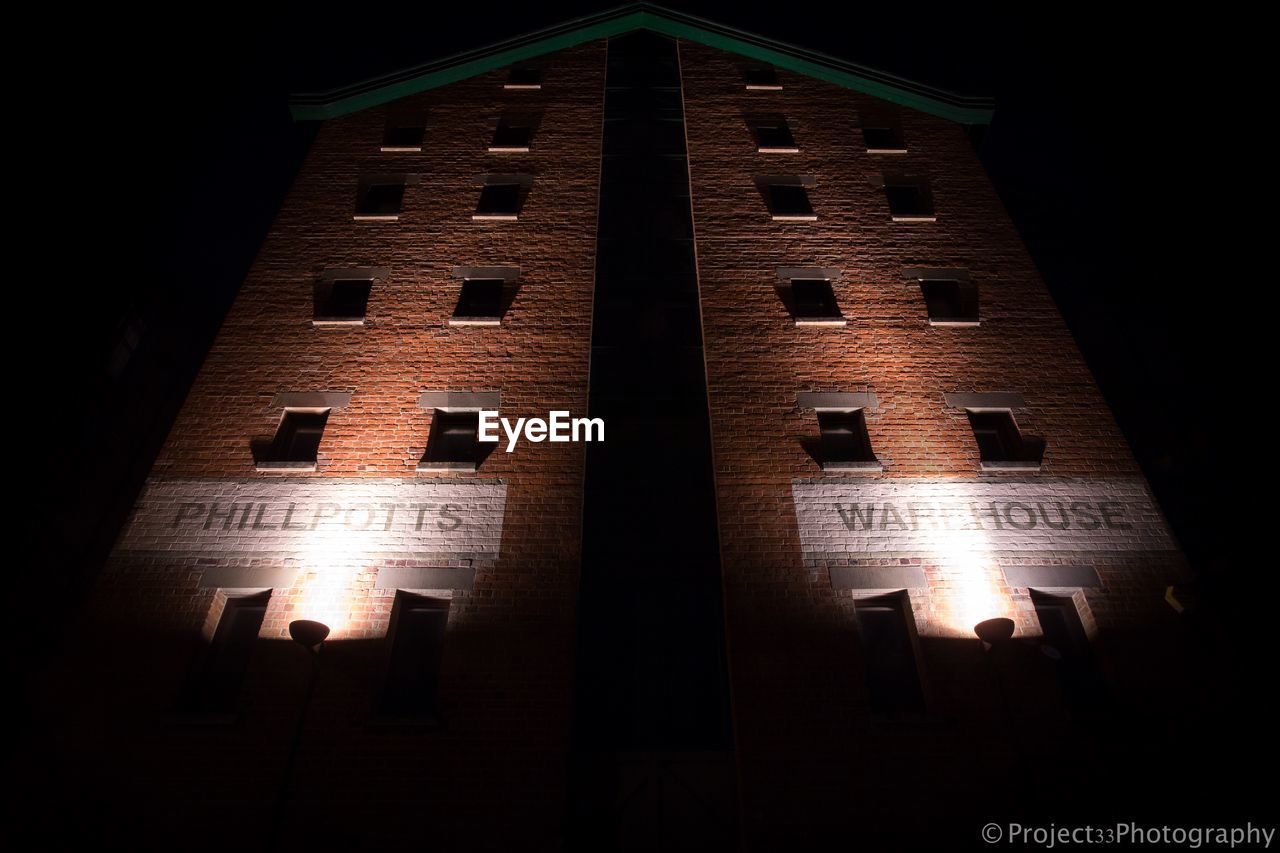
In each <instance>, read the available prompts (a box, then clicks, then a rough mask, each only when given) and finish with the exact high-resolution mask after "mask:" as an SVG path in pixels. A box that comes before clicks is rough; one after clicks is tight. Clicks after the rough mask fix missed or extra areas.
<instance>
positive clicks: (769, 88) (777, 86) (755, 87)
mask: <svg viewBox="0 0 1280 853" xmlns="http://www.w3.org/2000/svg"><path fill="white" fill-rule="evenodd" d="M769 76H770V77H772V76H773V75H772V74H771V75H769ZM747 91H748V92H781V91H782V84H781V83H748V84H747Z"/></svg>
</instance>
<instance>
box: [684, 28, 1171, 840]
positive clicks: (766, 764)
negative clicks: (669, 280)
mask: <svg viewBox="0 0 1280 853" xmlns="http://www.w3.org/2000/svg"><path fill="white" fill-rule="evenodd" d="M680 57H681V71H682V76H683V84H684V98H685V122H686V133H687V139H688V149H689V164H690V174H691V191H692V197H693V211H694V228H695V232H696V238H697V251H698V273H699V283H700V288H701V298H702V311H703V328H704V334H705V344H704V346H705V353H706V364H707V374H708V387H709V393H710V407H711V419H712V433H713V446H714V455H715V468H716V480H717V495H718V506H719V524H720V542H721V553H722V558H723V565H724V573H725V585H726V604H727V620H728V633H729V637H728V643H729V656H730V669H731V680H732V687H733V702H734V710H735V721H736V727H737V730H736V734H737V738H738V747H739V763H740V772H741V774H742V784H743V790H742V798H743V806H744V814H745V818H744V826H745V837H746V838H747V839H748V846H749V847H757V846H758V848H759V849H776V846H777V844H779V843H782V842H783V841H784V840H785V841H789V842H794V841H795V840H796V839H797V838H803V837H814V836H816V835H817V834H820V833H822V832H823V831H824V830H830V831H831V832H832V833H840V834H842V835H844V836H845V837H848V838H855V837H861V838H866V833H868V832H870V833H871V834H873V835H874V832H875V831H876V830H868V829H865V828H864V829H862V830H859V831H858V832H857V833H854V832H852V831H851V827H850V826H849V819H850V816H851V814H858V815H861V816H863V817H872V818H874V817H875V816H877V815H882V816H886V817H888V816H890V815H893V816H897V817H902V818H904V819H907V818H908V816H909V820H907V823H909V824H910V825H912V826H913V827H914V828H915V829H923V830H926V831H927V828H928V827H927V821H925V822H924V823H922V822H921V820H920V817H919V815H920V814H922V813H923V811H924V809H923V808H917V807H923V804H925V803H928V804H929V811H930V812H931V814H932V815H933V816H934V817H936V819H938V820H939V821H942V822H943V825H946V823H945V822H946V821H947V820H948V815H952V816H955V815H965V814H968V815H969V816H972V815H975V814H976V815H979V816H981V815H984V814H989V813H991V812H990V809H991V807H990V806H989V805H988V806H984V805H983V804H982V801H981V800H982V796H983V792H984V791H986V790H990V787H989V786H992V785H1007V784H1010V782H1009V780H1008V778H1007V777H1005V778H1002V774H1001V773H999V772H995V770H994V769H993V768H992V763H993V762H992V761H991V760H990V757H991V756H992V755H996V756H1000V755H1004V754H1006V753H1008V750H1009V746H1008V743H1009V738H1008V737H1007V736H1006V735H1005V734H1004V733H1003V731H1002V726H1001V725H998V724H997V723H996V722H995V721H996V720H997V719H1002V717H1001V715H1000V711H999V706H998V705H997V704H995V702H996V700H995V698H994V696H995V688H994V684H993V682H992V681H991V678H990V674H989V673H988V671H987V670H986V668H985V664H984V661H983V658H982V655H981V654H980V651H979V648H978V642H977V640H976V639H974V638H973V635H972V633H971V632H970V630H969V625H967V624H959V621H960V619H961V617H962V615H963V614H962V613H961V614H959V615H958V614H957V612H956V611H957V606H956V605H955V602H953V601H952V599H953V598H954V597H955V594H956V592H957V589H959V588H962V587H963V586H964V585H965V584H972V583H974V577H975V576H978V575H980V576H981V577H982V578H983V580H982V581H981V582H979V583H980V585H981V586H982V587H985V588H987V589H986V590H985V592H987V593H988V594H989V596H990V598H991V600H992V605H991V606H992V607H993V608H994V612H991V613H989V614H987V615H989V616H996V615H1008V616H1012V617H1013V618H1014V619H1015V620H1016V621H1017V622H1018V625H1019V631H1020V633H1023V634H1035V633H1038V632H1039V629H1038V623H1037V621H1036V617H1035V614H1034V611H1033V609H1032V607H1031V604H1030V600H1029V597H1028V591H1027V590H1026V589H1020V590H1013V589H1009V588H1008V587H1007V586H1006V585H1005V584H1004V581H1003V576H1002V575H1001V574H1000V572H999V570H998V567H997V566H996V565H994V564H989V565H982V566H972V567H966V568H964V569H963V570H962V572H957V571H956V570H955V569H953V568H949V567H945V566H941V565H936V564H932V563H930V562H929V561H928V560H920V559H915V560H912V561H911V562H913V563H914V564H916V565H921V564H923V565H924V569H925V571H926V576H927V580H928V586H927V587H926V588H920V589H911V590H910V595H911V600H912V605H913V610H914V618H915V622H916V626H917V630H918V633H919V635H920V646H921V649H920V652H921V656H922V664H923V677H924V680H925V682H926V690H927V693H928V694H929V700H930V701H929V714H928V715H927V718H926V720H925V721H923V722H916V723H895V722H890V721H885V720H883V719H881V718H878V717H876V716H874V715H872V714H871V713H870V712H869V711H868V710H867V705H866V698H865V691H864V687H863V680H862V674H861V663H860V660H859V654H858V640H857V636H856V625H855V617H854V612H853V605H854V596H855V594H854V593H853V592H850V591H848V590H844V591H840V592H836V591H834V590H833V589H832V587H831V584H830V581H829V579H828V575H827V571H826V570H825V566H822V565H815V564H814V563H812V562H806V561H805V559H804V557H803V555H802V553H801V547H800V538H799V535H798V531H797V527H796V514H795V510H794V507H793V503H792V492H791V486H792V484H793V482H795V481H798V480H817V481H824V480H827V479H841V478H840V477H838V476H828V477H824V475H823V473H822V471H821V470H820V468H819V467H818V465H817V463H815V461H814V460H813V459H812V458H811V457H810V455H809V454H808V453H807V452H806V451H805V449H804V448H803V447H802V445H801V440H804V439H816V438H817V437H818V425H817V418H816V414H815V413H814V411H812V410H800V409H798V408H797V405H796V393H797V392H798V391H844V392H855V391H873V392H875V394H876V395H877V398H878V405H877V406H876V407H875V408H873V409H871V410H869V411H868V412H867V425H868V431H869V433H870V438H871V442H872V446H873V448H874V451H875V454H876V456H877V457H878V458H879V459H880V460H881V462H882V463H883V464H884V472H883V473H882V474H880V475H877V476H878V477H879V478H901V479H907V480H910V479H912V478H925V477H929V478H956V479H970V480H974V479H979V478H980V475H979V460H978V453H977V446H976V444H975V441H974V438H973V434H972V432H971V430H970V428H969V424H968V421H967V419H966V416H965V414H964V413H963V412H962V411H958V410H949V409H947V408H946V407H945V405H944V403H943V394H944V392H955V391H970V392H991V391H1002V392H1015V393H1020V394H1022V395H1023V396H1024V397H1025V400H1026V403H1027V408H1028V411H1027V413H1026V414H1025V415H1020V416H1019V418H1018V421H1019V425H1020V426H1021V427H1022V428H1023V430H1024V431H1026V432H1029V433H1030V434H1034V435H1041V436H1044V437H1045V438H1046V439H1047V441H1048V449H1047V452H1046V454H1045V458H1044V464H1043V469H1042V471H1041V473H1040V475H1038V476H1039V477H1041V478H1053V477H1093V478H1107V477H1134V476H1140V475H1138V472H1137V467H1136V464H1135V462H1134V460H1133V458H1132V456H1131V454H1130V452H1129V450H1128V448H1127V446H1126V444H1125V442H1124V439H1123V437H1122V436H1121V434H1120V432H1119V430H1118V429H1117V427H1116V424H1115V422H1114V420H1113V418H1112V416H1111V414H1110V412H1109V410H1108V408H1107V406H1106V404H1105V402H1104V401H1103V399H1102V398H1101V396H1100V394H1099V392H1098V389H1097V388H1096V386H1095V384H1094V381H1093V379H1092V378H1091V376H1090V374H1089V371H1088V370H1087V368H1086V366H1085V364H1084V362H1083V359H1082V358H1081V356H1080V354H1079V352H1078V351H1077V349H1076V347H1075V344H1074V342H1073V340H1072V338H1071V335H1070V333H1069V332H1068V330H1067V328H1066V326H1065V325H1064V323H1063V321H1062V319H1061V317H1060V316H1059V314H1058V312H1057V310H1056V308H1055V306H1054V303H1053V300H1052V299H1051V297H1050V295H1049V293H1048V291H1047V289H1046V288H1045V286H1044V284H1043V283H1042V282H1041V280H1040V277H1039V275H1038V274H1037V272H1036V269H1035V266H1034V265H1033V263H1032V261H1031V258H1030V257H1029V255H1028V253H1027V251H1026V250H1025V248H1024V247H1023V245H1022V243H1021V241H1020V239H1019V237H1018V235H1017V233H1016V231H1015V229H1014V227H1013V224H1012V222H1011V221H1010V219H1009V217H1008V216H1007V215H1006V213H1005V211H1004V209H1003V208H1002V206H1001V203H1000V200H999V199H998V197H997V195H996V193H995V191H994V189H993V188H992V186H991V184H990V182H989V180H988V179H987V177H986V175H985V173H984V171H983V169H982V166H981V164H980V163H979V161H978V159H977V157H976V155H975V152H974V151H973V148H972V146H971V144H970V142H969V140H968V139H967V137H966V134H965V132H964V129H963V128H962V127H960V126H958V125H956V124H953V123H951V122H948V121H945V120H942V119H939V118H934V117H932V116H929V115H926V114H924V113H920V112H915V111H913V110H909V109H897V108H895V107H893V106H892V105H889V104H885V103H883V102H877V101H876V100H875V99H873V98H870V97H867V96H864V95H861V94H859V93H856V92H852V91H849V90H847V89H844V88H841V87H837V86H835V85H831V84H827V83H823V82H821V81H818V80H815V79H811V78H807V77H802V76H799V75H796V74H791V73H787V72H785V71H779V72H778V76H779V81H780V82H781V83H782V84H783V89H782V90H781V91H747V90H746V89H745V87H744V85H743V82H742V80H743V78H742V74H741V70H740V65H741V60H739V59H738V58H736V57H734V56H731V55H729V54H726V53H723V52H720V51H716V50H713V49H710V48H707V47H703V46H699V45H696V44H691V43H687V42H682V43H681V45H680ZM885 109H888V110H890V111H896V112H897V114H898V115H899V116H900V118H901V123H902V128H903V130H904V133H905V138H906V142H907V148H908V153H906V154H904V155H871V154H868V153H867V152H866V146H865V143H864V142H863V140H862V136H861V133H860V130H859V128H860V126H861V125H860V122H861V118H862V116H863V115H864V114H868V113H872V112H876V113H878V112H881V111H883V110H885ZM752 113H757V114H758V113H769V114H772V113H776V114H781V115H783V116H785V118H786V120H787V121H788V123H789V125H790V127H791V130H792V133H793V135H794V137H795V140H796V142H797V143H798V146H799V148H800V152H799V153H798V154H760V153H757V151H756V147H755V143H754V140H753V138H752V135H751V134H750V132H749V130H748V127H747V125H746V123H745V121H744V116H746V115H750V114H752ZM885 173H888V174H895V173H896V174H906V175H910V176H916V177H922V178H927V179H928V181H929V183H930V185H931V187H932V193H933V198H934V206H935V209H936V213H937V221H936V222H930V223H910V224H908V223H894V222H892V221H891V219H890V215H889V210H888V206H887V203H886V200H885V197H884V195H883V193H882V192H880V191H879V190H877V189H875V188H874V187H873V186H872V183H871V179H873V178H878V177H880V176H881V175H882V174H885ZM783 174H789V175H803V176H811V177H813V178H815V179H816V185H815V186H813V187H811V188H810V189H809V198H810V201H811V203H812V205H813V208H814V210H815V211H816V213H817V214H818V219H817V221H816V222H799V223H797V222H774V221H771V218H770V216H769V212H768V210H767V208H766V206H765V204H764V201H763V199H762V197H761V194H760V192H759V191H758V190H757V187H756V185H755V183H754V180H753V179H754V178H755V177H756V176H760V175H783ZM785 266H812V267H827V268H837V269H839V270H841V271H842V277H841V278H840V279H839V280H838V281H837V282H836V283H835V285H834V290H835V294H836V298H837V300H838V303H839V305H840V307H841V309H842V310H843V312H844V314H845V315H846V316H847V317H848V318H849V322H848V325H847V326H845V327H840V328H812V327H808V328H804V327H801V328H797V327H796V326H795V325H794V323H793V321H792V319H791V317H790V315H789V314H788V312H787V310H786V308H785V307H784V305H783V303H782V301H781V300H780V299H779V296H778V294H777V292H776V290H775V284H776V280H777V279H776V273H775V270H776V268H778V267H785ZM915 267H929V268H940V267H959V268H965V269H967V270H968V271H969V273H970V276H971V278H972V280H973V281H975V282H977V284H978V287H979V292H980V298H981V306H982V309H981V311H982V323H981V326H980V327H978V328H941V327H930V326H929V325H928V323H927V313H926V310H925V305H924V300H923V299H922V297H921V292H920V288H919V285H918V283H916V282H913V281H907V280H905V279H904V276H903V271H904V270H905V269H907V268H915ZM844 479H849V478H847V477H846V478H844ZM1070 559H1071V558H1070V557H1069V556H1064V555H1054V556H1053V558H1052V559H1049V560H1044V561H1042V562H1068V561H1070ZM880 562H881V563H882V564H886V565H893V564H897V563H898V562H899V561H898V560H885V561H880ZM1095 562H1096V561H1095ZM1168 568H1169V567H1168V566H1155V567H1153V566H1150V565H1148V564H1147V563H1145V562H1143V561H1140V560H1133V559H1129V558H1119V559H1114V560H1108V561H1104V562H1103V564H1101V565H1098V567H1097V570H1098V572H1099V574H1100V576H1102V578H1103V581H1104V583H1105V592H1104V591H1102V590H1096V589H1090V590H1087V591H1086V592H1085V593H1084V595H1083V598H1084V599H1086V600H1087V605H1086V606H1087V608H1088V610H1087V611H1086V612H1085V613H1084V614H1082V615H1083V617H1084V619H1085V621H1086V622H1088V623H1089V624H1093V623H1094V622H1096V625H1097V628H1098V632H1099V643H1100V644H1105V643H1107V642H1111V644H1112V645H1111V646H1110V647H1108V648H1109V649H1111V648H1113V649H1114V654H1112V655H1110V657H1108V658H1107V660H1106V665H1108V666H1112V667H1119V666H1121V665H1122V661H1123V660H1125V654H1126V653H1125V652H1124V648H1125V643H1124V638H1125V637H1124V635H1125V634H1126V633H1127V629H1128V626H1130V625H1138V624H1141V625H1143V626H1144V629H1143V630H1144V631H1145V630H1154V624H1159V623H1162V622H1163V621H1165V620H1166V618H1171V617H1172V614H1171V612H1168V611H1167V608H1165V607H1164V605H1163V604H1162V603H1161V595H1162V592H1163V588H1162V586H1161V582H1162V578H1164V577H1166V576H1167V570H1168ZM962 573H967V575H966V576H961V574H962ZM1068 594H1069V593H1068ZM959 609H960V610H961V611H963V608H959ZM969 624H972V623H969ZM1031 668H1032V669H1031V671H1032V672H1036V673H1039V676H1043V675H1044V673H1043V671H1042V669H1043V668H1038V667H1037V666H1036V665H1035V662H1034V661H1033V662H1032V663H1031ZM1143 671H1148V670H1143ZM1141 674H1142V672H1141V671H1133V670H1126V671H1124V674H1123V676H1122V680H1129V681H1130V686H1131V687H1132V686H1136V685H1140V684H1141V682H1140V681H1134V680H1132V679H1136V678H1139V677H1140V676H1141ZM1039 676H1036V677H1039ZM1027 677H1032V676H1027ZM1153 677H1154V676H1148V679H1147V680H1148V681H1149V680H1150V679H1151V678H1153ZM1033 681H1034V679H1033ZM1041 681H1043V679H1041ZM1052 687H1053V685H1052V683H1047V684H1046V683H1041V682H1035V683H1032V682H1027V683H1021V682H1020V683H1019V687H1018V688H1017V689H1015V691H1014V692H1015V693H1017V694H1020V695H1021V697H1032V696H1034V695H1036V694H1037V691H1039V690H1042V689H1043V690H1046V691H1050V692H1051V688H1052ZM1028 701H1029V702H1030V706H1029V708H1030V709H1029V710H1027V711H1026V712H1027V713H1029V714H1033V715H1034V714H1048V715H1049V718H1050V719H1052V720H1056V721H1057V722H1058V723H1060V722H1061V711H1060V706H1058V705H1057V704H1056V703H1055V702H1045V703H1041V704H1037V703H1036V702H1035V701H1032V700H1031V699H1030V698H1028ZM1054 708H1058V710H1054ZM1054 724H1055V725H1056V724H1057V723H1054ZM1049 725H1050V724H1049V723H1045V722H1044V720H1043V719H1042V718H1039V717H1037V718H1036V720H1034V721H1033V722H1032V723H1029V724H1028V728H1029V730H1030V731H1031V735H1029V736H1031V737H1041V736H1042V735H1043V734H1044V732H1045V730H1046V728H1047V727H1048V726H1049ZM1062 731H1063V732H1069V731H1070V730H1062ZM1060 734H1061V736H1060V737H1059V738H1058V739H1057V740H1056V741H1055V740H1053V739H1052V738H1049V739H1047V740H1045V741H1044V742H1043V743H1044V745H1046V746H1047V747H1048V746H1049V744H1050V743H1051V744H1052V746H1051V748H1054V749H1057V750H1065V751H1066V752H1067V754H1071V749H1073V747H1070V746H1069V744H1071V735H1070V734H1066V733H1060ZM979 756H981V757H983V761H981V762H977V761H975V758H977V757H979ZM926 761H927V762H928V765H927V767H928V770H927V771H926V772H921V771H922V768H924V767H925V766H926V765H925V764H924V763H923V762H926ZM994 763H995V764H997V765H999V764H1001V763H1004V764H1005V766H1006V769H1007V772H1008V773H1009V774H1012V775H1017V774H1018V773H1020V772H1021V773H1024V774H1025V770H1023V769H1022V768H1021V767H1020V766H1019V765H1018V763H1017V756H1016V755H1014V754H1008V755H1007V761H1003V762H1002V760H1001V759H999V758H997V760H996V761H995V762H994ZM971 774H972V775H971ZM983 774H991V775H988V776H985V777H984V775H983ZM1024 781H1025V780H1024ZM1015 784H1016V783H1015ZM1089 784H1092V783H1091V782H1090V783H1089ZM966 808H968V809H969V811H968V812H967V813H966V811H965V810H966ZM983 809H986V810H985V811H984V810H983ZM978 825H980V823H979V824H978ZM951 826H952V827H953V828H954V824H951ZM890 837H891V836H887V838H890ZM975 837H976V836H975ZM953 839H954V836H953ZM882 841H884V843H888V844H892V843H893V842H892V841H891V840H889V841H885V840H884V839H882ZM899 843H901V839H899Z"/></svg>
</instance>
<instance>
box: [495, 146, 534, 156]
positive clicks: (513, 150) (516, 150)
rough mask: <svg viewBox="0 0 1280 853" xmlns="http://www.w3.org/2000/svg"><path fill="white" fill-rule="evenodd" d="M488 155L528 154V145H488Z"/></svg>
mask: <svg viewBox="0 0 1280 853" xmlns="http://www.w3.org/2000/svg"><path fill="white" fill-rule="evenodd" d="M489 153H490V154H528V153H529V146H528V145H490V146H489Z"/></svg>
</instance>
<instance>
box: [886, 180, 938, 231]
mask: <svg viewBox="0 0 1280 853" xmlns="http://www.w3.org/2000/svg"><path fill="white" fill-rule="evenodd" d="M884 194H885V197H886V198H887V199H888V200H889V214H890V216H891V217H892V218H893V221H894V222H933V221H934V219H936V217H935V216H934V214H933V199H932V198H931V197H930V194H929V188H928V187H927V186H926V185H925V184H923V183H920V182H917V181H910V180H902V181H886V182H885V186H884Z"/></svg>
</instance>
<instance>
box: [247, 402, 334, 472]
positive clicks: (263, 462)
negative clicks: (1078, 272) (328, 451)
mask: <svg viewBox="0 0 1280 853" xmlns="http://www.w3.org/2000/svg"><path fill="white" fill-rule="evenodd" d="M328 420H329V410H328V409H285V412H284V416H283V417H281V419H280V426H279V427H277V428H276V435H275V438H274V439H273V440H272V441H271V444H270V445H269V446H268V447H267V448H266V450H265V452H264V453H263V455H262V458H260V459H258V461H257V468H258V470H259V471H271V470H284V469H288V470H303V471H314V470H315V468H316V459H317V456H318V454H319V451H320V439H321V437H322V436H323V435H324V427H325V423H326V422H327V421H328Z"/></svg>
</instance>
